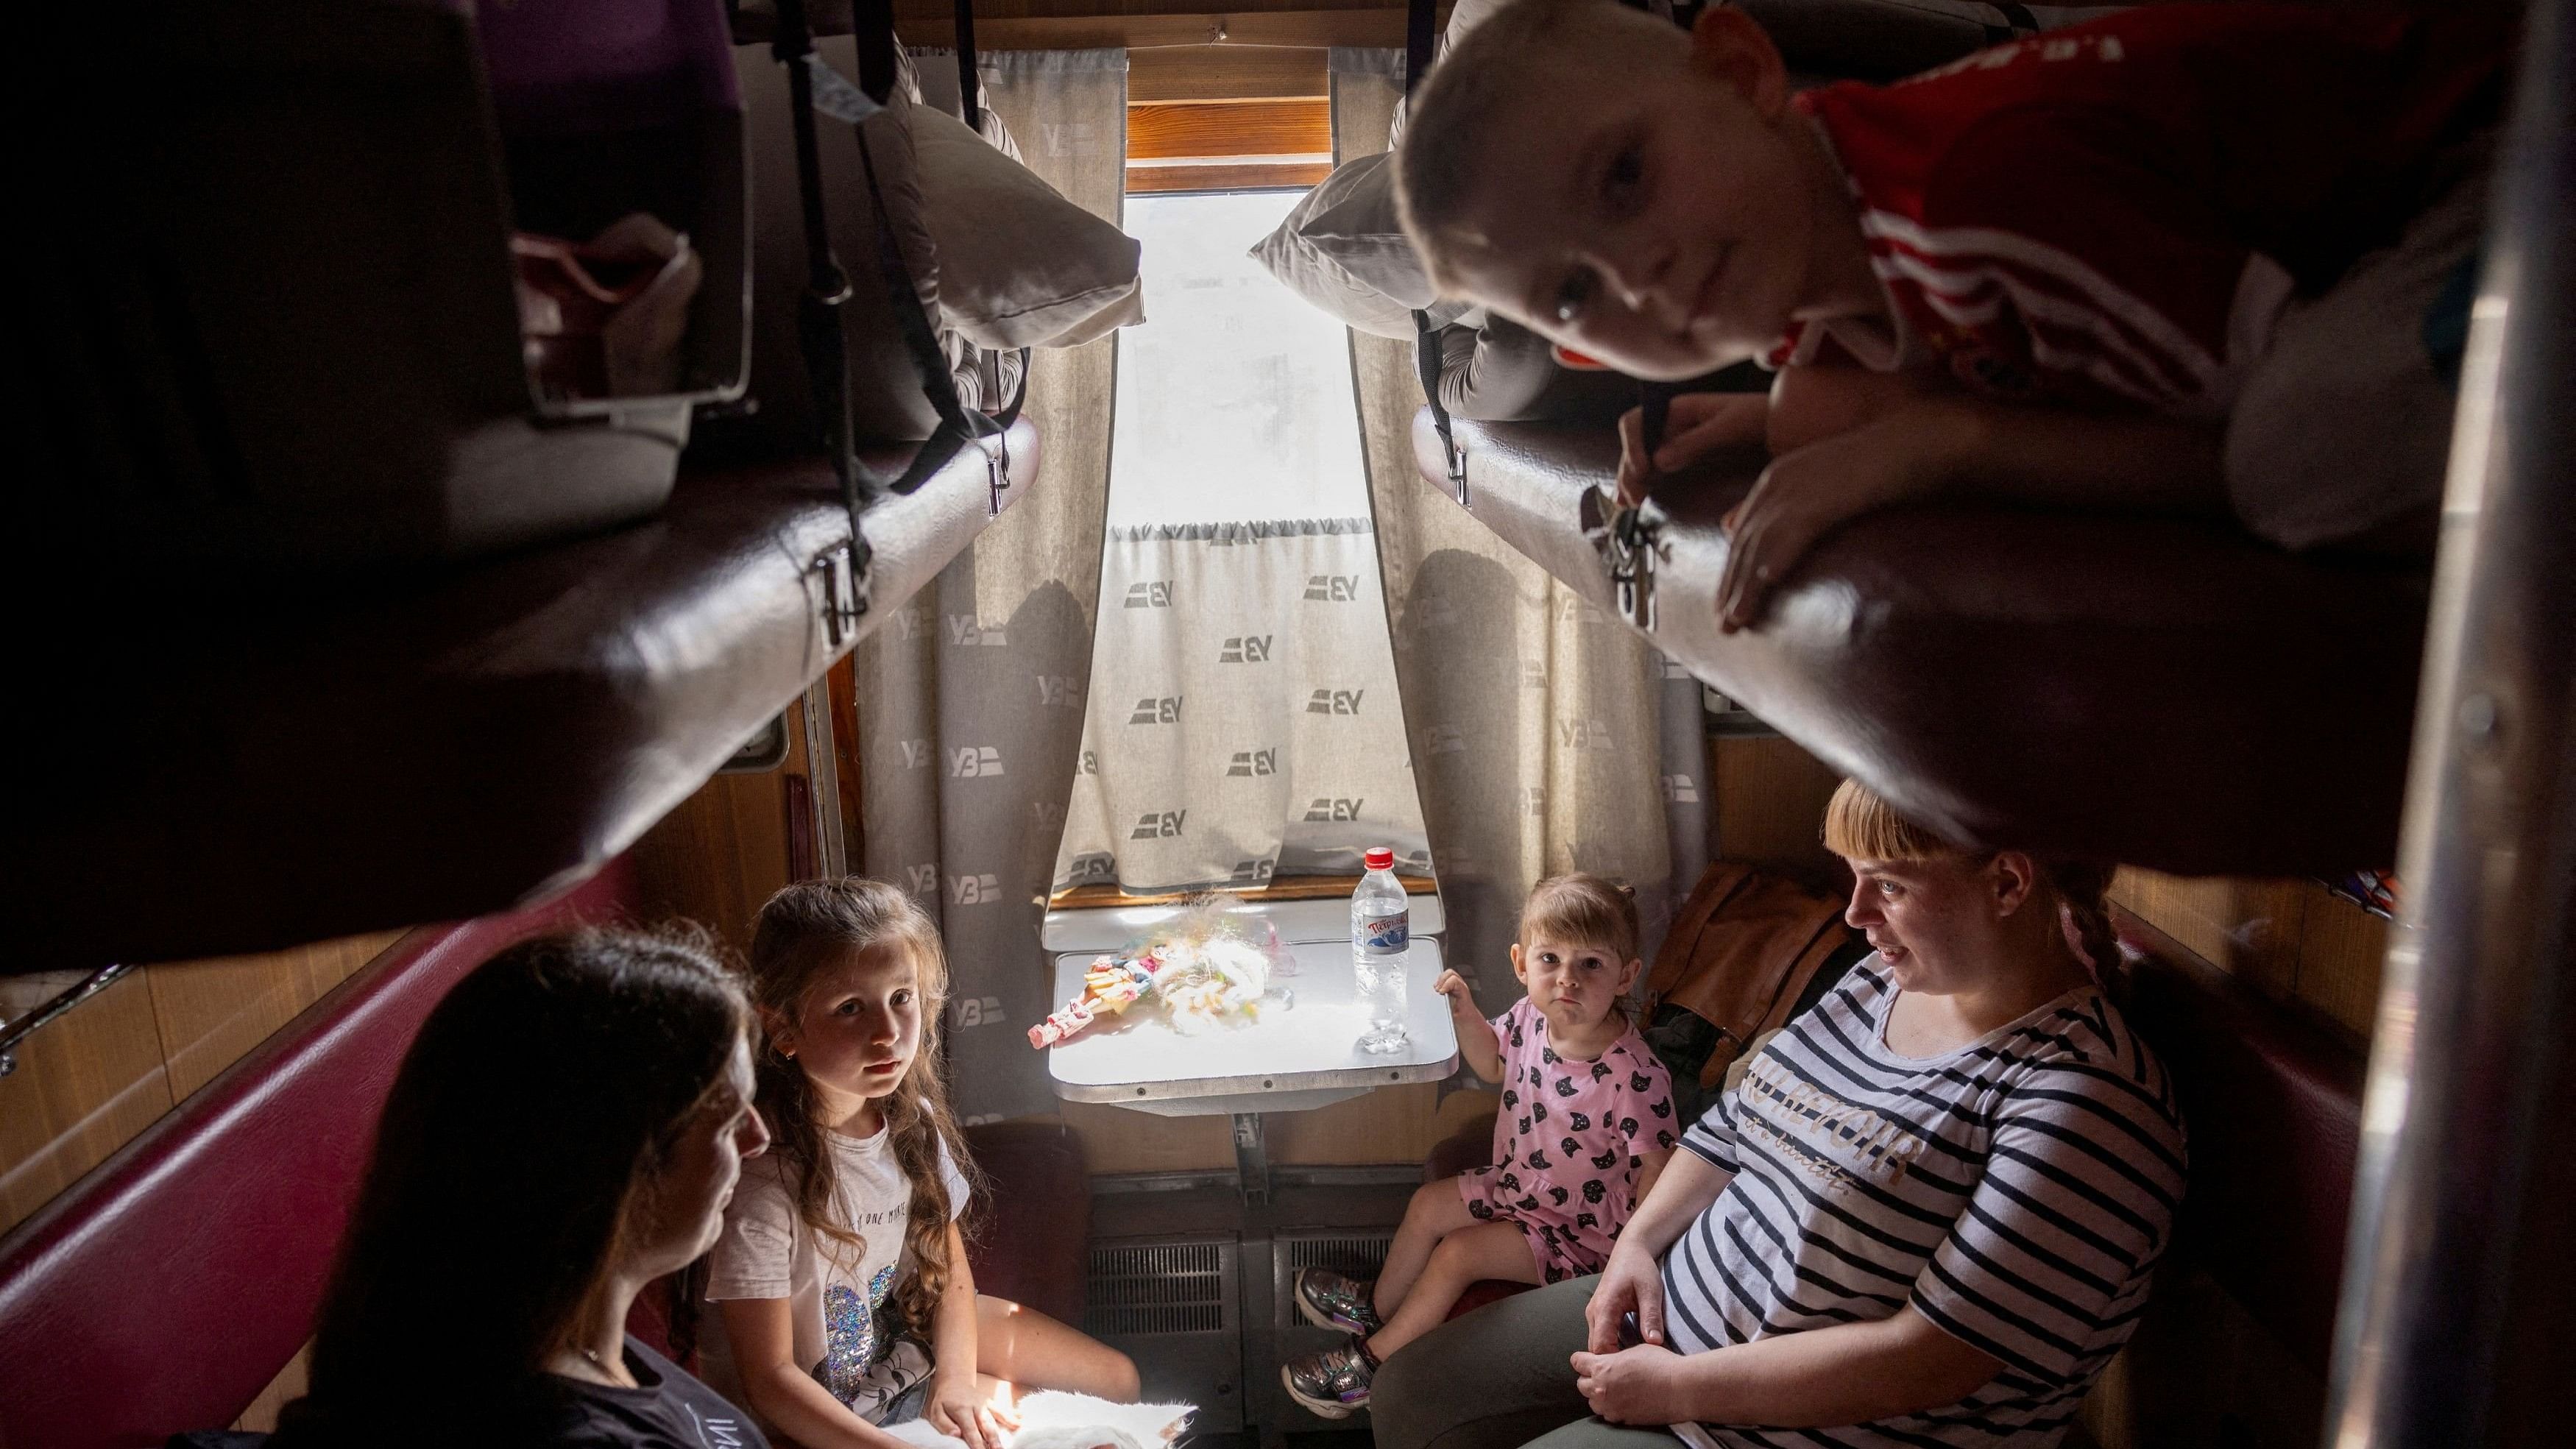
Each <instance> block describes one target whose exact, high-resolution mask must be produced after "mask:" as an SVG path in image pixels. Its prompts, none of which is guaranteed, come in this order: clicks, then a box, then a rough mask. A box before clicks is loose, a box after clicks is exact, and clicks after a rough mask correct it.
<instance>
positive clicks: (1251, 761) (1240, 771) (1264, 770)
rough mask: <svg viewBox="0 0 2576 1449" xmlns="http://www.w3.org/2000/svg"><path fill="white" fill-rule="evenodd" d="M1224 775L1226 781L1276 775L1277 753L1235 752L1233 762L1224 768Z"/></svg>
mask: <svg viewBox="0 0 2576 1449" xmlns="http://www.w3.org/2000/svg"><path fill="white" fill-rule="evenodd" d="M1225 773H1226V778H1227V779H1237V778H1245V777H1252V776H1260V775H1275V774H1278V773H1279V751H1277V750H1276V749H1268V750H1237V751H1235V752H1234V760H1233V762H1232V763H1230V764H1228V765H1227V766H1226V767H1225Z"/></svg>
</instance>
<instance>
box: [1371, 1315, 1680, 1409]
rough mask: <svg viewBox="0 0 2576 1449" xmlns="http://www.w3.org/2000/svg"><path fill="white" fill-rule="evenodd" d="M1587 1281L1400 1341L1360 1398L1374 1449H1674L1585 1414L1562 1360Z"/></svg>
mask: <svg viewBox="0 0 2576 1449" xmlns="http://www.w3.org/2000/svg"><path fill="white" fill-rule="evenodd" d="M1595 1281H1597V1280H1595V1279H1592V1278H1572V1279H1568V1280H1567V1281H1565V1282H1563V1283H1556V1284H1552V1285H1550V1286H1548V1287H1545V1288H1538V1289H1533V1290H1531V1291H1530V1292H1527V1293H1515V1294H1513V1295H1512V1296H1511V1297H1509V1298H1506V1299H1504V1300H1502V1301H1501V1302H1499V1303H1490V1304H1487V1305H1486V1306H1484V1307H1482V1308H1479V1309H1477V1310H1476V1311H1475V1312H1473V1313H1470V1314H1468V1315H1466V1316H1465V1317H1463V1318H1458V1319H1454V1320H1452V1321H1450V1322H1448V1323H1444V1324H1442V1325H1441V1326H1440V1327H1438V1328H1436V1329H1433V1330H1432V1331H1431V1332H1429V1333H1427V1334H1424V1335H1423V1336H1422V1337H1421V1338H1419V1339H1416V1340H1414V1341H1413V1342H1412V1343H1409V1344H1406V1345H1405V1346H1404V1349H1403V1351H1402V1352H1400V1353H1398V1354H1396V1355H1395V1356H1394V1357H1393V1358H1390V1359H1388V1360H1387V1361H1386V1367H1384V1368H1382V1369H1380V1370H1378V1373H1377V1382H1376V1383H1375V1384H1374V1385H1373V1386H1372V1387H1371V1389H1370V1391H1369V1419H1370V1421H1371V1422H1372V1423H1374V1424H1375V1425H1376V1426H1377V1449H1518V1446H1520V1445H1524V1444H1527V1445H1530V1446H1532V1449H1539V1446H1544V1449H1678V1446H1679V1444H1680V1441H1679V1440H1677V1439H1675V1438H1674V1437H1673V1436H1672V1434H1671V1433H1670V1432H1669V1431H1667V1430H1664V1429H1659V1428H1650V1429H1636V1428H1629V1427H1626V1426H1623V1425H1619V1424H1605V1423H1603V1422H1602V1421H1601V1420H1599V1419H1596V1418H1593V1417H1592V1416H1591V1414H1590V1413H1588V1412H1587V1411H1586V1408H1585V1405H1584V1401H1583V1394H1582V1392H1581V1391H1580V1390H1578V1389H1576V1388H1575V1386H1574V1365H1573V1364H1572V1363H1570V1362H1569V1361H1568V1360H1570V1359H1571V1358H1572V1357H1573V1356H1574V1354H1575V1353H1576V1352H1577V1351H1578V1350H1580V1349H1581V1348H1582V1347H1583V1335H1584V1326H1583V1305H1584V1304H1586V1303H1588V1302H1590V1301H1591V1299H1592V1285H1593V1283H1594V1282H1595Z"/></svg>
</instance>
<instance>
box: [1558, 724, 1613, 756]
mask: <svg viewBox="0 0 2576 1449" xmlns="http://www.w3.org/2000/svg"><path fill="white" fill-rule="evenodd" d="M1556 738H1557V743H1558V744H1559V745H1560V746H1561V747H1563V748H1565V749H1569V750H1614V749H1617V748H1618V746H1617V745H1615V744H1613V743H1611V740H1610V726H1609V724H1608V723H1607V722H1606V721H1603V720H1601V719H1597V718H1595V719H1565V720H1558V721H1557V722H1556Z"/></svg>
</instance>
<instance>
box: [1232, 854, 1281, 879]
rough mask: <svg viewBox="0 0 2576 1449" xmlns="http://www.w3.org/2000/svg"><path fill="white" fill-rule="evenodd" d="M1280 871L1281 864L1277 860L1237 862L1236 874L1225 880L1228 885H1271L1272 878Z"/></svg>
mask: <svg viewBox="0 0 2576 1449" xmlns="http://www.w3.org/2000/svg"><path fill="white" fill-rule="evenodd" d="M1278 869H1279V862H1277V861H1275V860H1269V859H1262V860H1241V861H1237V862H1235V866H1234V873H1233V874H1232V875H1229V876H1227V877H1226V878H1225V883H1226V884H1227V885H1267V884H1269V883H1270V877H1271V876H1272V875H1273V874H1275V873H1276V872H1277V871H1278Z"/></svg>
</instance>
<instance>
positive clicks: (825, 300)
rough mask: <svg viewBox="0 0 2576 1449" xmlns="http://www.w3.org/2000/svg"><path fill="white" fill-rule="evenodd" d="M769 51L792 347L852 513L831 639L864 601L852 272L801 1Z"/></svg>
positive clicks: (831, 592) (781, 17)
mask: <svg viewBox="0 0 2576 1449" xmlns="http://www.w3.org/2000/svg"><path fill="white" fill-rule="evenodd" d="M770 54H771V55H773V56H774V57H776V58H777V60H778V63H779V64H781V65H783V66H785V67H787V97H788V104H787V109H788V114H789V119H790V126H791V129H793V131H794V132H795V136H796V199H797V204H798V208H799V210H800V212H801V213H802V215H803V218H804V222H805V292H804V295H803V296H801V297H799V298H798V299H797V303H796V331H797V339H796V340H797V348H798V351H800V352H801V353H803V354H804V359H805V380H806V384H807V386H808V388H809V389H810V390H811V391H812V393H813V403H814V413H815V416H817V417H818V418H820V419H821V420H822V423H823V438H822V442H823V451H824V454H825V455H826V456H827V457H829V458H830V459H831V460H832V476H833V477H834V478H836V479H838V480H839V482H840V485H841V501H842V502H843V504H844V505H846V506H847V507H848V509H849V512H850V588H849V591H848V593H847V594H846V595H844V594H843V593H842V592H841V591H840V590H839V589H837V588H833V587H830V586H829V584H830V580H829V577H828V575H827V577H826V587H825V589H824V591H823V612H824V615H825V626H826V628H827V630H828V632H829V633H830V634H831V636H832V639H833V640H834V642H835V643H837V642H838V641H839V640H840V638H841V636H842V635H843V634H844V633H845V632H847V630H848V629H849V627H850V626H852V625H854V624H856V623H857V620H858V616H859V615H860V614H863V613H865V612H867V607H868V590H867V577H868V563H869V553H870V550H869V548H868V536H867V533H866V531H865V530H864V529H862V528H861V527H860V525H859V515H860V514H862V513H864V512H866V511H867V497H866V492H865V489H864V487H863V480H862V479H861V477H860V473H859V465H858V440H857V439H856V438H855V437H853V436H852V433H853V432H854V431H855V427H856V421H855V418H856V415H855V413H854V412H853V411H852V405H851V399H850V363H849V355H848V352H847V350H846V348H845V346H844V344H843V342H842V333H841V305H842V304H843V303H845V302H847V301H849V300H850V278H849V274H848V273H847V272H844V271H843V270H841V261H840V258H839V257H837V256H834V255H833V253H832V232H831V225H830V223H829V221H828V220H827V215H828V214H827V213H826V212H825V211H824V209H823V161H822V150H821V144H820V141H819V138H818V137H817V136H816V135H815V131H814V70H813V68H814V66H815V64H816V60H815V56H814V31H813V27H812V26H811V25H810V24H809V23H808V22H807V20H806V17H805V0H778V33H777V36H776V37H775V38H774V39H773V40H772V41H771V43H770Z"/></svg>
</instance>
